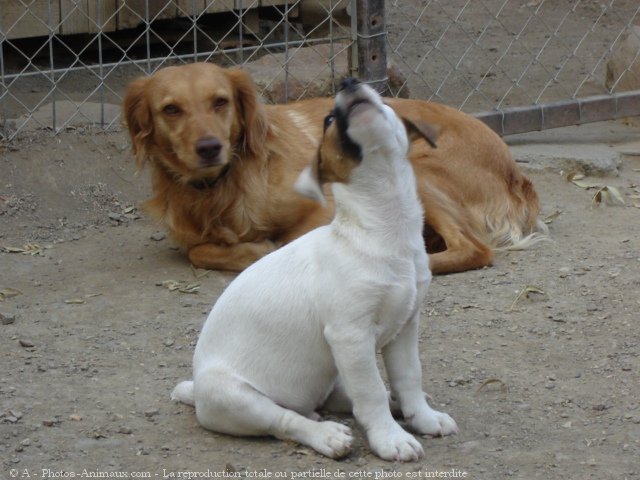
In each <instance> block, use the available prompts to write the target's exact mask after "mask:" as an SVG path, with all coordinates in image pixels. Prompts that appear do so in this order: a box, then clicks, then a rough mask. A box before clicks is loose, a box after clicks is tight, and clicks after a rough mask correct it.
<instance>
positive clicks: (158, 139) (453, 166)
mask: <svg viewBox="0 0 640 480" xmlns="http://www.w3.org/2000/svg"><path fill="white" fill-rule="evenodd" d="M385 101H386V102H387V103H388V104H389V105H390V106H391V107H392V108H393V109H394V110H396V112H397V113H398V114H399V115H400V116H401V117H403V118H407V119H409V120H412V121H415V122H422V123H426V124H434V125H437V126H438V127H439V136H438V140H437V148H435V149H434V148H433V147H432V146H430V145H429V144H428V143H426V142H424V141H421V142H415V143H414V144H413V148H412V152H411V161H412V164H413V166H414V170H415V173H416V177H417V179H418V191H419V194H420V198H421V200H422V202H423V205H424V209H425V232H424V233H425V244H426V246H427V251H428V252H429V253H430V254H431V255H430V265H431V269H432V271H433V272H434V273H436V274H438V273H450V272H459V271H464V270H469V269H474V268H480V267H483V266H486V265H489V264H490V262H491V260H492V256H493V249H495V248H496V247H501V246H502V247H504V246H510V245H513V244H517V243H520V244H522V243H527V241H528V240H529V239H531V238H534V237H535V233H534V232H536V230H540V229H543V228H544V227H543V225H542V223H541V222H539V221H538V220H537V216H538V213H539V205H538V197H537V194H536V192H535V190H534V188H533V185H532V184H531V182H530V181H529V180H528V179H527V178H525V177H524V176H523V175H522V174H521V173H520V172H519V171H518V168H517V166H516V164H515V162H514V161H513V159H512V157H511V155H510V153H509V150H508V148H507V146H506V145H505V143H504V142H503V141H502V140H501V139H500V138H499V137H498V136H497V135H496V134H495V133H494V132H493V131H492V130H490V129H489V128H488V127H487V126H486V125H485V124H483V123H482V122H480V121H479V120H477V119H475V118H473V117H471V116H469V115H466V114H464V113H461V112H459V111H458V110H455V109H453V108H450V107H447V106H445V105H439V104H435V103H431V102H426V101H420V100H404V99H386V100H385ZM332 105H333V100H332V99H330V98H317V99H310V100H303V101H299V102H294V103H290V104H286V105H263V104H262V103H261V102H260V100H259V97H258V94H257V92H256V89H255V87H254V84H253V82H252V80H251V78H250V77H249V76H248V74H247V73H245V72H244V71H242V70H238V69H224V68H221V67H218V66H216V65H214V64H210V63H194V64H189V65H184V66H179V67H167V68H164V69H162V70H160V71H158V72H157V73H155V74H153V75H152V76H149V77H144V78H140V79H138V80H135V81H134V82H132V83H131V85H130V86H129V88H128V91H127V94H126V97H125V100H124V114H125V118H126V122H127V126H128V129H129V133H130V136H131V141H132V144H133V151H134V153H135V155H136V159H137V165H138V168H139V169H142V167H143V166H144V165H145V164H147V163H148V164H149V165H150V166H151V168H152V188H153V196H152V198H151V199H150V200H148V201H147V202H146V203H145V208H146V210H147V211H148V212H149V213H150V214H151V215H152V216H153V217H155V218H157V219H159V220H160V221H161V222H162V223H163V224H164V225H165V227H166V228H167V229H168V230H169V232H170V234H171V237H172V238H173V240H174V241H175V242H177V243H178V245H180V246H181V247H182V248H184V249H185V250H186V251H187V252H188V255H189V259H190V260H191V262H192V263H193V264H194V265H195V266H197V267H202V268H212V269H221V270H232V271H239V270H242V269H244V268H245V267H247V266H249V265H250V264H251V263H253V262H254V261H256V260H257V259H259V258H260V257H262V256H264V255H266V254H267V253H269V252H271V251H272V250H274V249H275V248H277V247H278V246H280V245H282V244H284V243H287V242H289V241H291V240H293V239H294V238H297V237H298V236H300V235H302V234H304V233H306V232H307V231H309V230H311V229H313V228H315V227H317V226H319V225H322V224H325V223H327V222H329V221H330V219H331V218H332V216H333V205H332V202H331V199H330V198H329V202H328V204H327V205H324V206H322V205H319V204H318V203H316V202H313V201H311V200H307V199H304V198H302V197H301V196H300V195H299V194H297V193H296V192H295V191H294V190H293V184H294V182H295V180H296V179H297V177H298V174H299V173H300V171H301V170H302V169H303V168H304V167H305V166H306V165H307V164H308V163H309V162H311V161H312V160H313V158H314V157H315V155H316V154H315V152H316V150H317V148H318V145H319V141H320V138H321V137H322V130H323V119H324V117H325V116H326V115H327V113H328V112H329V111H330V109H331V108H332Z"/></svg>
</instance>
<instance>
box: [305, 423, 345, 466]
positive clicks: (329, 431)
mask: <svg viewBox="0 0 640 480" xmlns="http://www.w3.org/2000/svg"><path fill="white" fill-rule="evenodd" d="M307 440H308V442H309V446H310V447H312V448H313V449H314V450H316V451H318V452H320V453H321V454H323V455H326V456H327V457H330V458H342V457H344V456H346V455H348V454H349V452H350V451H351V443H352V442H353V435H352V434H351V429H350V428H349V427H347V426H346V425H342V424H341V423H337V422H330V421H326V422H319V423H318V424H317V425H316V426H315V427H314V429H313V434H312V436H311V437H310V438H308V439H307Z"/></svg>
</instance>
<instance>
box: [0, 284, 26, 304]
mask: <svg viewBox="0 0 640 480" xmlns="http://www.w3.org/2000/svg"><path fill="white" fill-rule="evenodd" d="M21 294H22V292H21V291H20V290H16V289H15V288H9V287H7V288H3V289H2V290H0V302H3V301H4V300H6V299H7V298H11V297H17V296H18V295H21Z"/></svg>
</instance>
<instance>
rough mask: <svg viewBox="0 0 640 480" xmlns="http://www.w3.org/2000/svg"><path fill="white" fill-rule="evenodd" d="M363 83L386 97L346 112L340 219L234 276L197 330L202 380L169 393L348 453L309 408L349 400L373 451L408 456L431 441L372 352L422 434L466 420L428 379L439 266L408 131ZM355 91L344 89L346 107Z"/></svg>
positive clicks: (331, 451)
mask: <svg viewBox="0 0 640 480" xmlns="http://www.w3.org/2000/svg"><path fill="white" fill-rule="evenodd" d="M356 94H357V95H360V96H363V95H364V96H366V97H368V98H370V99H371V100H372V101H373V102H374V103H375V105H376V106H377V107H376V108H373V107H372V108H369V109H364V111H362V109H359V110H358V112H357V113H354V114H352V115H351V117H350V119H349V129H348V133H349V136H350V137H351V138H352V139H353V140H354V141H355V142H356V143H358V144H359V145H360V146H361V148H362V151H363V160H362V162H361V164H360V165H359V166H358V167H356V168H355V169H354V170H353V171H352V173H351V178H350V183H348V184H334V185H333V192H334V196H335V202H336V216H335V219H334V221H333V222H332V223H331V224H330V225H327V226H324V227H320V228H318V229H316V230H313V231H311V232H309V233H308V234H306V235H304V236H303V237H301V238H299V239H297V240H296V241H294V242H292V243H290V244H288V245H286V246H284V247H283V248H281V249H279V250H276V251H275V252H273V253H271V254H269V255H268V256H266V257H264V258H263V259H261V260H260V261H258V262H257V263H255V264H253V265H252V266H251V267H249V268H248V269H247V270H245V271H244V272H243V273H241V274H240V275H239V276H238V277H237V278H236V279H235V280H234V281H233V282H232V283H231V285H229V287H228V288H227V290H226V291H225V292H224V293H223V294H222V295H221V297H220V298H219V300H218V301H217V303H216V304H215V306H214V307H213V309H212V311H211V313H210V314H209V317H208V319H207V321H206V323H205V325H204V327H203V330H202V333H201V335H200V338H199V340H198V344H197V346H196V350H195V355H194V359H193V379H194V380H193V382H182V383H180V384H179V385H178V386H177V387H176V388H175V390H174V392H173V394H172V398H173V399H175V400H179V401H182V402H184V403H188V404H195V407H196V415H197V418H198V421H199V422H200V424H201V425H202V426H204V427H205V428H208V429H211V430H215V431H218V432H224V433H228V434H233V435H265V434H269V435H273V436H275V437H277V438H281V439H288V440H293V441H297V442H300V443H302V444H304V445H308V446H310V447H312V448H314V449H315V450H317V451H318V452H320V453H322V454H324V455H327V456H329V457H333V458H338V457H342V456H344V455H346V454H347V453H348V452H349V451H350V449H351V442H352V435H351V432H350V430H349V428H347V427H346V426H344V425H341V424H339V423H335V422H330V421H324V422H317V421H314V419H315V418H317V416H316V415H315V414H314V412H315V410H316V409H319V408H323V407H324V408H328V409H332V410H338V411H344V410H345V409H346V410H351V409H352V410H353V414H354V416H355V417H356V419H357V420H358V422H359V423H360V424H361V425H362V426H363V427H364V429H365V431H366V433H367V437H368V440H369V444H370V446H371V448H372V450H373V451H374V452H375V453H376V454H377V455H378V456H380V457H381V458H383V459H386V460H399V461H411V460H417V459H418V458H420V457H421V456H422V455H423V450H422V446H421V444H420V443H419V442H418V441H417V440H416V439H415V438H414V437H413V436H412V435H410V434H409V433H407V432H406V431H405V430H403V429H402V427H400V425H399V424H398V423H397V422H396V421H395V420H394V419H393V417H392V415H391V412H390V407H389V398H388V393H387V391H386V389H385V386H384V383H383V380H382V378H381V376H380V372H379V371H378V368H377V366H376V356H375V354H376V351H377V350H382V354H383V359H384V363H385V366H386V370H387V372H388V376H389V381H390V384H391V393H392V396H393V397H394V398H395V399H396V400H397V401H398V402H399V405H400V409H401V412H402V414H403V415H404V418H405V419H406V421H407V423H408V425H409V426H410V427H411V428H412V429H413V430H414V431H416V432H417V433H420V434H430V435H448V434H452V433H455V432H456V431H457V426H456V423H455V422H454V421H453V419H452V418H451V417H449V415H447V414H445V413H441V412H438V411H435V410H433V409H432V408H431V407H430V406H429V405H428V404H427V401H426V400H425V394H424V393H423V391H422V387H421V381H422V371H421V365H420V360H419V353H418V338H417V334H418V324H419V316H420V306H421V304H422V301H423V298H424V295H425V293H426V290H427V287H428V285H429V282H430V281H431V272H430V271H429V268H428V258H427V255H426V253H425V249H424V242H423V238H422V218H423V211H422V207H421V204H420V201H419V199H418V196H417V193H416V186H415V177H414V175H413V170H412V168H411V165H410V163H409V161H408V160H407V150H408V140H407V135H406V132H405V129H404V126H403V124H402V122H401V121H400V119H398V117H397V116H396V115H395V114H394V113H393V111H392V110H391V109H390V108H388V107H387V106H385V105H383V104H382V102H381V100H380V98H379V96H378V95H377V94H376V93H374V92H373V90H371V89H370V88H368V87H366V86H363V85H360V86H359V87H358V89H357V91H356ZM349 95H350V94H348V93H346V92H344V91H343V92H341V93H339V94H338V96H337V100H336V101H337V104H338V105H341V104H342V105H344V104H346V103H347V102H348V101H349ZM341 102H342V103H341ZM307 180H308V179H307ZM307 180H305V182H306V181H307ZM350 400H351V401H352V404H351V402H350Z"/></svg>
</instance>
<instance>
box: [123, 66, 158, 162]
mask: <svg viewBox="0 0 640 480" xmlns="http://www.w3.org/2000/svg"><path fill="white" fill-rule="evenodd" d="M147 82H148V78H139V79H137V80H134V81H133V82H131V84H130V85H129V88H128V89H127V93H126V95H125V97H124V102H123V105H122V111H123V113H124V118H125V121H126V123H127V128H128V129H129V136H130V137H131V145H132V149H133V153H134V155H135V156H136V166H137V167H138V170H142V168H143V167H144V164H145V162H146V160H147V142H148V140H149V139H150V137H151V134H152V133H153V121H152V119H151V110H150V108H149V103H148V101H147V97H146V95H145V89H146V87H147Z"/></svg>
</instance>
